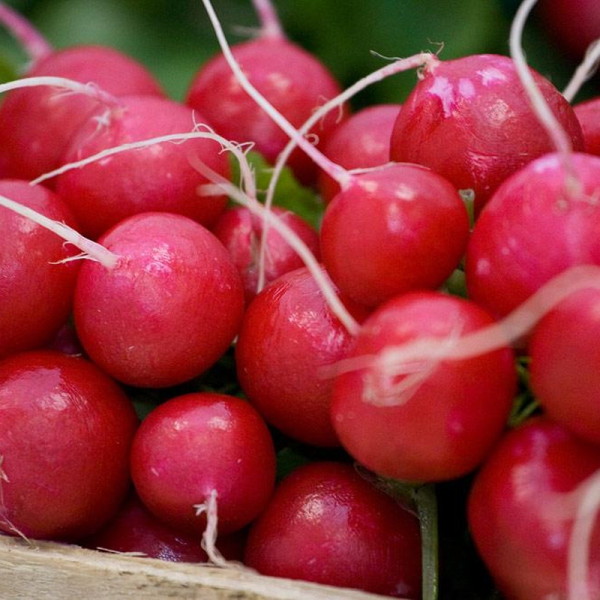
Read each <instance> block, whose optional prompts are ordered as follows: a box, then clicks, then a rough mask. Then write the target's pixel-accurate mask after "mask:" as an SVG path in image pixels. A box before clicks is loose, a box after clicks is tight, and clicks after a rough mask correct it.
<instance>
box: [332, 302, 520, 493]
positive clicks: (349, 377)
mask: <svg viewBox="0 0 600 600" xmlns="http://www.w3.org/2000/svg"><path fill="white" fill-rule="evenodd" d="M493 324H494V321H493V319H492V317H491V316H489V315H488V314H487V313H486V312H485V311H484V310H483V309H481V308H480V307H479V306H478V305H476V304H475V303H473V302H471V301H469V300H465V299H462V298H458V297H454V296H449V295H446V294H443V293H441V292H436V291H420V292H412V293H406V294H402V295H400V296H397V297H396V298H393V299H392V300H389V301H388V302H386V303H384V304H383V305H381V306H379V307H378V308H377V309H375V311H374V312H372V313H371V314H370V315H369V316H368V317H367V319H365V321H364V323H363V324H362V327H361V330H360V332H359V333H358V335H357V336H356V342H355V344H354V346H353V347H352V349H351V352H350V353H349V355H348V358H347V359H346V360H345V361H344V360H342V361H340V362H339V363H338V365H334V366H333V368H332V369H331V371H330V373H331V374H332V375H336V374H337V376H336V377H335V379H334V383H333V393H332V404H331V419H332V423H333V427H334V429H335V431H336V433H337V434H338V436H339V439H340V441H341V443H342V445H343V446H344V448H346V450H347V451H348V452H349V453H350V454H351V455H352V456H353V457H354V458H356V460H358V461H359V462H360V463H361V464H363V465H364V466H366V467H367V468H368V469H371V470H372V471H374V472H376V473H378V474H379V475H383V476H385V477H391V478H395V479H400V480H403V481H410V482H428V481H444V480H450V479H455V478H458V477H461V476H463V475H466V474H467V473H469V472H471V471H473V470H474V469H475V468H476V467H477V466H478V465H479V464H481V462H483V460H484V459H485V458H486V456H487V454H488V453H489V451H490V450H491V448H492V446H493V445H494V444H495V443H496V441H497V440H498V439H499V438H500V436H501V435H502V433H503V431H504V428H505V424H506V421H507V419H508V415H509V412H510V409H511V406H512V400H513V396H514V394H515V391H516V372H515V367H514V355H513V352H512V350H511V349H510V347H509V344H508V342H506V343H505V344H504V345H503V346H500V347H498V348H497V349H496V348H495V349H494V350H493V351H488V352H483V351H482V352H474V353H473V355H472V356H469V357H465V359H464V360H460V359H456V360H449V361H447V360H445V356H444V353H445V351H446V350H450V349H451V348H452V347H453V346H454V345H455V344H460V341H459V340H460V339H461V338H462V339H465V338H464V336H465V335H468V334H469V333H472V332H476V331H477V330H483V331H485V328H488V327H491V326H492V325H493ZM427 339H428V340H429V342H430V344H429V346H428V351H425V352H423V354H422V355H421V356H418V357H415V358H414V359H412V360H411V359H410V358H408V359H407V360H406V361H400V360H395V359H394V357H393V353H394V349H398V350H400V351H401V350H402V347H403V345H405V344H409V343H410V342H411V341H414V342H416V343H418V342H419V341H422V340H427ZM388 353H389V362H388V361H387V360H386V355H388ZM436 355H437V356H436ZM345 365H346V366H347V368H345ZM411 370H414V371H415V372H416V373H418V374H419V375H420V378H419V375H417V376H416V377H413V376H411Z"/></svg>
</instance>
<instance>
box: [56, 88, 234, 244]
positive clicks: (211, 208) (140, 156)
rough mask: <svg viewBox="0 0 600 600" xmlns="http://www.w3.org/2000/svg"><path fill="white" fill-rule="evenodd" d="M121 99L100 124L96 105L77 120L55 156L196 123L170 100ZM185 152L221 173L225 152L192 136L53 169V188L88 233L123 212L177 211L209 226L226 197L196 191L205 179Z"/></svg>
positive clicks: (73, 156) (67, 157)
mask: <svg viewBox="0 0 600 600" xmlns="http://www.w3.org/2000/svg"><path fill="white" fill-rule="evenodd" d="M121 100H122V105H121V106H120V107H118V108H115V109H114V110H113V111H111V113H110V115H109V116H108V122H107V124H105V125H104V126H103V127H101V128H100V129H98V121H97V119H98V117H99V116H100V115H99V113H97V112H96V113H94V114H93V115H92V116H90V117H89V118H88V119H87V120H86V121H85V123H84V124H82V125H81V126H80V128H79V129H78V131H77V133H76V135H74V136H73V137H72V138H71V140H70V143H69V145H68V147H67V149H66V151H65V153H64V154H63V156H62V162H63V163H71V162H74V161H77V160H80V159H83V158H87V157H90V156H92V155H95V154H97V153H98V152H101V151H103V150H106V149H109V148H114V147H118V146H121V145H122V144H127V143H130V142H137V141H141V140H147V139H150V138H154V137H158V136H164V135H168V134H177V133H186V132H191V131H192V130H193V128H194V123H195V122H198V123H203V122H204V119H203V117H202V116H200V115H198V114H196V115H194V113H193V111H192V110H191V109H190V108H188V107H186V106H183V105H181V104H179V103H178V102H175V101H174V100H170V99H166V98H157V97H154V96H149V95H148V96H127V97H123V98H122V99H121ZM190 158H193V159H194V160H197V161H200V162H202V163H204V164H206V165H207V166H208V167H210V168H211V169H212V170H214V171H216V172H217V173H219V174H220V175H222V176H224V177H228V176H229V163H228V159H227V155H226V154H225V153H222V152H221V146H220V145H219V143H218V142H216V141H214V140H210V139H205V138H198V139H189V140H186V141H185V142H184V143H181V144H173V143H156V144H151V145H148V146H146V147H144V148H138V149H136V150H131V151H128V152H122V153H120V154H118V155H114V156H111V157H110V158H105V159H103V160H98V161H94V162H93V163H90V164H87V165H85V166H83V167H81V168H78V169H71V170H69V171H67V172H65V173H62V174H61V175H59V177H58V179H57V181H56V189H57V191H58V192H59V194H60V195H61V196H62V197H63V198H64V199H65V201H66V202H68V203H69V205H70V206H71V208H72V210H73V212H74V213H75V215H76V217H77V220H78V221H79V224H80V228H81V231H82V233H83V234H84V235H87V236H88V237H92V238H94V239H96V238H97V237H99V236H100V235H101V234H102V233H104V232H105V231H106V230H107V229H108V228H110V227H111V226H113V225H115V224H116V223H118V222H119V221H120V220H122V219H124V218H125V217H128V216H130V215H133V214H137V213H139V212H146V211H158V210H160V211H167V212H173V213H178V214H183V215H186V216H188V217H190V218H193V219H194V220H196V221H198V222H199V223H202V224H203V225H205V226H207V227H211V226H212V225H214V223H215V221H216V220H217V218H218V216H219V215H220V214H221V212H222V211H223V210H224V209H225V205H226V203H227V199H226V198H225V197H224V196H222V195H221V196H201V195H200V194H199V191H198V187H199V186H200V185H202V184H204V183H207V179H206V178H205V177H204V176H202V175H201V174H200V173H199V172H198V171H197V170H196V169H195V168H194V167H193V166H192V164H190Z"/></svg>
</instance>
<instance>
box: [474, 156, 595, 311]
mask: <svg viewBox="0 0 600 600" xmlns="http://www.w3.org/2000/svg"><path fill="white" fill-rule="evenodd" d="M563 163H564V160H563V157H562V156H561V155H559V154H551V155H547V156H544V157H541V158H538V159H536V160H534V161H532V162H531V163H529V164H528V165H527V166H525V167H524V168H523V169H521V170H520V171H518V172H517V173H515V174H514V175H512V176H511V177H510V178H509V179H508V180H507V181H505V182H504V183H503V184H502V185H501V186H500V188H499V189H498V190H497V191H496V193H495V194H494V196H493V198H492V199H491V200H490V202H489V203H488V205H487V206H486V207H485V209H484V210H483V211H482V213H481V215H480V217H479V219H478V220H477V222H476V224H475V227H474V229H473V233H472V235H471V238H470V240H469V244H468V247H467V252H466V262H465V272H466V283H467V290H468V293H469V296H470V297H471V298H472V299H473V300H474V301H475V302H477V303H479V304H480V305H482V306H484V307H485V308H486V309H487V310H489V311H490V312H491V313H492V314H494V315H495V316H496V317H499V316H503V315H506V314H507V313H509V312H510V311H511V310H513V309H514V308H515V307H517V306H519V305H520V304H521V303H522V302H523V301H524V300H525V299H526V298H527V297H529V296H530V295H531V294H532V293H533V292H534V291H535V290H537V289H538V288H539V287H540V286H541V285H542V284H544V283H545V282H547V281H549V280H550V279H551V278H552V277H553V276H555V275H557V274H559V273H560V272H562V271H563V270H565V269H568V268H569V267H572V266H574V265H580V264H600V237H599V236H598V231H599V229H600V207H599V206H598V204H597V202H596V201H595V198H597V197H598V195H599V194H600V157H596V156H592V155H589V154H574V155H573V156H572V157H571V164H572V169H573V173H572V174H570V173H569V172H568V171H567V170H566V167H565V166H564V165H563ZM570 178H574V179H576V183H573V184H572V185H570V184H569V180H570Z"/></svg>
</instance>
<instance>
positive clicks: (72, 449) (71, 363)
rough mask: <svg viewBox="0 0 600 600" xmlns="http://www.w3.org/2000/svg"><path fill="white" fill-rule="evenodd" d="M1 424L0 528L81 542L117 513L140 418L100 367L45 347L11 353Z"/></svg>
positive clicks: (1, 390) (1, 392)
mask: <svg viewBox="0 0 600 600" xmlns="http://www.w3.org/2000/svg"><path fill="white" fill-rule="evenodd" d="M0 422H1V423H2V427H1V428H0V531H2V532H4V533H8V534H10V535H22V536H25V537H32V538H36V539H53V540H61V541H76V540H78V539H80V538H82V537H84V536H86V535H90V534H92V533H93V532H95V531H97V530H98V529H99V528H100V527H102V526H104V524H105V523H107V522H108V521H109V519H110V518H112V516H113V515H114V514H115V513H116V512H117V510H118V508H119V506H120V504H121V502H122V501H123V499H124V497H125V494H126V493H127V490H128V488H129V485H130V483H131V482H130V475H129V450H130V446H131V442H132V439H133V435H134V433H135V431H136V429H137V426H138V420H137V417H136V414H135V411H134V408H133V404H132V403H131V402H130V400H129V398H128V397H127V396H126V395H125V393H124V392H123V391H122V389H121V388H120V387H119V386H118V385H117V384H116V383H115V382H114V381H113V380H112V379H110V378H109V377H108V376H107V375H105V374H104V373H103V372H102V371H101V370H100V369H98V367H96V366H95V365H93V364H92V363H90V362H89V361H87V360H85V359H83V358H77V357H72V356H66V355H65V354H62V353H60V352H53V351H43V350H38V351H29V352H23V353H18V354H14V355H12V356H10V357H8V358H5V359H4V360H2V361H0Z"/></svg>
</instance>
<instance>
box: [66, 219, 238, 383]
mask: <svg viewBox="0 0 600 600" xmlns="http://www.w3.org/2000/svg"><path fill="white" fill-rule="evenodd" d="M100 242H101V243H102V244H104V245H105V247H106V248H107V249H108V250H109V251H110V252H111V253H112V254H113V255H114V256H115V257H116V260H117V264H116V265H115V266H114V267H112V268H107V266H105V265H103V264H101V263H99V262H92V261H87V262H86V263H85V264H83V265H82V266H81V270H80V273H79V277H78V280H77V287H76V290H75V299H74V318H75V326H76V329H77V333H78V336H79V339H80V341H81V344H82V345H83V347H84V349H85V351H86V353H87V354H88V355H89V356H90V357H91V358H92V360H94V362H96V363H97V364H99V365H100V366H101V367H102V368H103V369H104V370H105V371H106V372H108V373H109V374H111V375H112V376H113V377H115V378H116V379H118V380H119V381H121V382H123V383H127V384H129V385H134V386H138V387H168V386H173V385H176V384H178V383H182V382H184V381H188V380H190V379H192V378H194V377H196V376H197V375H199V374H201V373H202V372H204V371H206V370H207V369H208V368H210V367H211V366H212V365H213V364H214V363H215V362H216V361H217V360H218V359H219V358H220V357H221V356H222V355H223V354H224V353H225V351H226V350H227V348H228V347H229V345H230V344H231V342H232V341H233V339H234V337H235V335H236V334H237V331H238V328H239V325H240V321H241V317H242V313H243V306H244V295H243V286H242V282H241V279H240V276H239V274H238V272H237V270H236V268H235V265H234V264H233V262H232V260H231V258H230V256H229V254H228V252H227V250H226V249H225V247H224V246H223V245H222V244H221V243H220V242H219V241H218V239H217V238H216V237H215V236H214V235H213V234H212V233H210V232H209V231H208V230H207V229H206V228H204V227H203V226H202V225H200V224H198V223H196V222H195V221H192V220H191V219H188V218H187V217H184V216H181V215H174V214H169V213H142V214H139V215H134V216H133V217H129V218H128V219H125V220H124V221H121V222H120V223H119V224H117V225H116V226H115V227H114V228H112V229H111V230H110V231H108V232H107V233H106V235H105V236H103V237H102V238H101V239H100Z"/></svg>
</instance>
